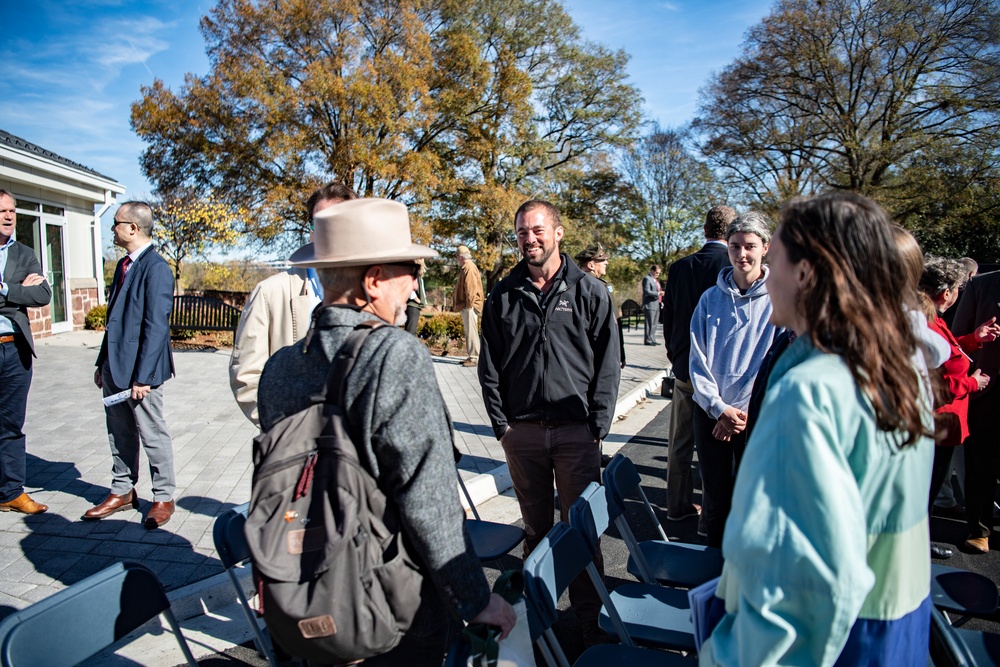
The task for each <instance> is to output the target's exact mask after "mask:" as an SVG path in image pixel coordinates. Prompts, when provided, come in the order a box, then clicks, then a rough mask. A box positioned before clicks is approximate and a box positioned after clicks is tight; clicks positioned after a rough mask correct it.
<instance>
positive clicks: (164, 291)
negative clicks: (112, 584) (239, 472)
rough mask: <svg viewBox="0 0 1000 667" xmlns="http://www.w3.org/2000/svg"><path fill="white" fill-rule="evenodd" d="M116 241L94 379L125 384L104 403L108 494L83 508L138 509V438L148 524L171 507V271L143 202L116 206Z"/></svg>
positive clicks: (102, 512)
mask: <svg viewBox="0 0 1000 667" xmlns="http://www.w3.org/2000/svg"><path fill="white" fill-rule="evenodd" d="M111 231H112V234H113V235H114V243H115V245H116V246H118V247H120V248H124V249H125V252H126V253H128V254H127V255H126V256H125V257H123V258H122V260H121V261H120V262H119V263H118V267H117V268H116V269H115V277H114V280H113V284H112V286H111V296H110V299H109V301H108V324H107V329H106V330H105V332H104V342H103V343H102V344H101V352H100V354H99V355H98V357H97V370H96V371H95V373H94V383H95V384H96V385H97V386H98V387H100V388H102V389H103V390H104V396H105V397H107V396H114V395H115V394H118V393H121V392H123V391H126V390H127V391H129V396H128V398H127V399H126V400H124V401H123V402H121V403H117V404H115V405H112V406H108V407H105V413H106V416H107V422H108V440H109V441H110V444H111V457H112V471H111V474H112V481H111V493H109V494H108V497H107V498H105V499H104V500H103V501H101V502H100V503H99V504H97V505H96V506H94V507H92V508H91V509H89V510H87V512H86V513H85V514H84V515H83V519H85V520H96V519H103V518H105V517H107V516H111V515H112V514H114V513H115V512H118V511H121V510H124V509H128V507H129V506H131V507H133V508H134V509H139V497H138V495H137V494H136V491H135V484H136V482H137V481H138V480H139V443H140V441H141V442H142V448H143V450H145V452H146V456H147V458H148V459H149V474H150V477H151V478H152V485H153V506H152V507H151V508H150V510H149V512H148V514H147V515H146V520H145V521H144V525H145V526H146V528H158V527H160V526H162V525H163V524H165V523H166V522H167V521H169V520H170V517H171V516H172V515H173V513H174V488H175V480H174V452H173V444H172V443H171V441H170V435H169V434H168V433H167V425H166V422H165V421H164V419H163V383H164V382H166V381H167V380H168V379H169V378H170V377H171V376H172V375H173V374H174V359H173V356H172V354H171V352H170V324H169V321H168V320H169V317H170V309H171V308H172V307H173V294H174V278H173V274H172V272H171V271H170V266H169V265H168V264H167V262H166V261H165V260H164V259H163V258H162V257H160V256H159V255H158V254H157V253H156V251H154V250H153V247H152V245H153V242H152V234H153V211H152V209H151V208H150V207H149V204H146V203H144V202H127V203H125V204H122V205H121V207H119V209H118V212H117V213H116V214H115V218H114V220H113V224H112V227H111Z"/></svg>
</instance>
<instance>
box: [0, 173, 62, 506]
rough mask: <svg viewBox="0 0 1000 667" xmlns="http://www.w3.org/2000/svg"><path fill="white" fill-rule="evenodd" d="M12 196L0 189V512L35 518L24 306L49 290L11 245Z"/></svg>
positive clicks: (45, 298) (30, 345) (31, 349)
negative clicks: (28, 482) (27, 434)
mask: <svg viewBox="0 0 1000 667" xmlns="http://www.w3.org/2000/svg"><path fill="white" fill-rule="evenodd" d="M14 208H15V203H14V197H13V195H11V194H10V193H9V192H7V191H6V190H0V511H2V512H21V513H22V514H41V513H42V512H44V511H45V510H47V509H48V507H47V506H46V505H43V504H41V503H36V502H35V501H34V500H32V499H31V498H30V497H29V496H28V494H27V493H25V492H24V480H25V452H24V449H25V438H24V433H23V432H22V431H21V429H22V428H24V415H25V411H26V410H27V407H28V388H29V387H30V386H31V358H32V357H33V356H35V345H34V341H33V340H32V338H31V325H30V323H29V322H28V314H27V309H28V307H38V306H44V305H45V304H47V303H48V302H49V300H50V299H51V298H52V288H51V287H49V284H48V283H47V282H45V278H43V277H42V275H41V274H42V267H41V266H40V265H39V264H38V259H36V258H35V253H34V252H32V250H31V248H29V247H28V246H26V245H23V244H21V243H18V242H17V241H15V240H14V238H13V237H14V228H15V223H16V220H17V214H16V212H15V210H14Z"/></svg>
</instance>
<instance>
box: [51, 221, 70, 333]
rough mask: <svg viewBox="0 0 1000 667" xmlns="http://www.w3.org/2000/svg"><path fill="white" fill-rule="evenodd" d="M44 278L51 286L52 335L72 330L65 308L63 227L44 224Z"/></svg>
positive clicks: (67, 310) (67, 311)
mask: <svg viewBox="0 0 1000 667" xmlns="http://www.w3.org/2000/svg"><path fill="white" fill-rule="evenodd" d="M45 250H46V255H45V256H46V259H47V260H48V261H46V262H45V277H46V279H47V280H48V281H49V285H51V286H52V303H51V308H50V312H51V314H52V333H57V332H59V331H70V330H72V329H73V324H72V322H70V321H69V309H68V308H67V307H66V265H65V262H64V261H63V226H62V225H53V224H50V223H45Z"/></svg>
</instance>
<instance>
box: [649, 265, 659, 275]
mask: <svg viewBox="0 0 1000 667" xmlns="http://www.w3.org/2000/svg"><path fill="white" fill-rule="evenodd" d="M659 270H660V265H659V264H653V265H652V266H651V267H649V272H650V273H656V272H657V271H659Z"/></svg>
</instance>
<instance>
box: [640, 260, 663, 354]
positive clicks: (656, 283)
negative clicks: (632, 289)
mask: <svg viewBox="0 0 1000 667" xmlns="http://www.w3.org/2000/svg"><path fill="white" fill-rule="evenodd" d="M659 279H660V265H659V264H653V266H652V267H650V269H649V273H647V274H646V275H645V277H644V278H643V279H642V317H643V324H644V326H645V330H644V331H643V333H644V334H645V337H644V338H643V341H642V342H643V344H644V345H656V328H657V327H658V326H660V299H661V298H662V297H663V290H662V289H661V288H660V280H659Z"/></svg>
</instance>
